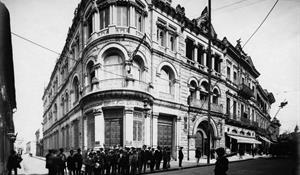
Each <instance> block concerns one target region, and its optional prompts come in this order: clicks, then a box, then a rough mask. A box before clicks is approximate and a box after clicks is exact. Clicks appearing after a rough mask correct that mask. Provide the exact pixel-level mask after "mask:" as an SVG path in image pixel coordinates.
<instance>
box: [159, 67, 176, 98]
mask: <svg viewBox="0 0 300 175" xmlns="http://www.w3.org/2000/svg"><path fill="white" fill-rule="evenodd" d="M160 74H161V75H160V79H161V81H160V84H161V87H162V88H161V92H164V93H167V94H172V95H173V94H174V82H175V76H174V73H173V71H172V69H171V68H169V67H168V66H164V67H162V69H161V72H160Z"/></svg>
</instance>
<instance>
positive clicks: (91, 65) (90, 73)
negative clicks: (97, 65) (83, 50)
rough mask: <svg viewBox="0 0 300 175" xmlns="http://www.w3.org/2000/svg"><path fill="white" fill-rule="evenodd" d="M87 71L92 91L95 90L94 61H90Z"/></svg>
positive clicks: (89, 86)
mask: <svg viewBox="0 0 300 175" xmlns="http://www.w3.org/2000/svg"><path fill="white" fill-rule="evenodd" d="M86 72H87V83H88V84H87V86H88V88H89V90H90V91H92V90H93V78H94V77H95V76H96V75H95V69H94V62H93V61H90V62H89V63H88V64H87V66H86Z"/></svg>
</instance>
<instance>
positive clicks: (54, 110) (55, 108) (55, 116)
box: [53, 103, 57, 121]
mask: <svg viewBox="0 0 300 175" xmlns="http://www.w3.org/2000/svg"><path fill="white" fill-rule="evenodd" d="M53 117H54V121H56V120H57V105H56V103H54V106H53Z"/></svg>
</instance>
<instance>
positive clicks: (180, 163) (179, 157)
mask: <svg viewBox="0 0 300 175" xmlns="http://www.w3.org/2000/svg"><path fill="white" fill-rule="evenodd" d="M182 149H183V147H180V148H179V154H178V159H179V167H182V159H183V157H184V156H183V152H182Z"/></svg>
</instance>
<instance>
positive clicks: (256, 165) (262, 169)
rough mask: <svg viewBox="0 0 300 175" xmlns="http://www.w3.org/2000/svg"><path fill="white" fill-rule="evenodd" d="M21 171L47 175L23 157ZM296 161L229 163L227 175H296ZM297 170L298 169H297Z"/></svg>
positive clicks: (207, 170)
mask: <svg viewBox="0 0 300 175" xmlns="http://www.w3.org/2000/svg"><path fill="white" fill-rule="evenodd" d="M21 166H22V169H19V174H21V175H27V174H39V175H45V174H47V172H48V171H47V169H46V168H45V161H44V160H40V159H38V158H34V157H29V156H28V155H23V161H22V163H21ZM296 166H297V165H296V161H295V160H292V159H290V158H278V159H271V158H269V159H265V158H259V159H254V160H246V161H241V162H231V163H229V171H228V173H227V174H228V175H297V174H295V173H292V172H293V171H294V172H295V169H296ZM213 169H214V165H212V166H201V167H197V168H189V169H182V170H176V171H168V172H161V173H154V174H153V175H179V174H181V175H214V173H213ZM298 170H299V169H298ZM299 175H300V173H299Z"/></svg>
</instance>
